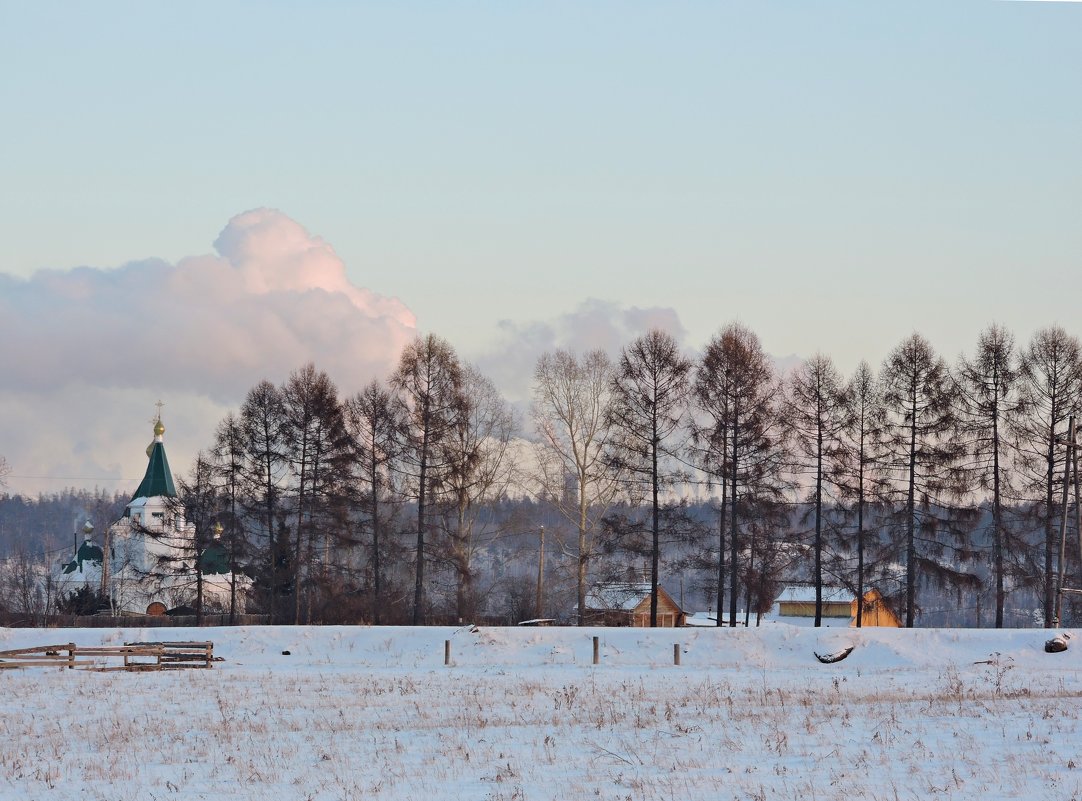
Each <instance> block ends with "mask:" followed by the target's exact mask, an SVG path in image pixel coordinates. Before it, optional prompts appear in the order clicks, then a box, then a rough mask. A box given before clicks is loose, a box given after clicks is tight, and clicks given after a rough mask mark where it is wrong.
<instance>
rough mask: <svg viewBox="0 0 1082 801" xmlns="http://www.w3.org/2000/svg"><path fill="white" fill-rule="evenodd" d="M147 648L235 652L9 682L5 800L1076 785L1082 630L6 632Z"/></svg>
mask: <svg viewBox="0 0 1082 801" xmlns="http://www.w3.org/2000/svg"><path fill="white" fill-rule="evenodd" d="M593 635H597V636H599V637H600V643H601V649H600V652H601V662H600V664H599V665H598V666H596V667H595V666H593V665H591V657H592V641H591V637H592V636H593ZM162 637H168V638H169V639H188V638H191V639H210V640H213V641H214V644H215V654H216V655H219V656H222V657H224V660H225V661H223V662H220V663H218V664H217V665H216V666H215V668H214V669H213V670H210V671H204V670H190V671H175V672H169V673H92V672H86V671H65V670H56V669H52V668H49V669H26V670H22V671H16V670H3V671H0V692H2V696H0V697H2V698H3V700H2V701H0V799H5V800H6V799H20V800H21V799H29V800H30V801H35V800H36V799H55V801H68V799H81V800H82V799H106V800H107V801H117V799H127V798H131V799H141V800H142V799H180V798H183V799H186V801H187V800H190V799H223V798H239V799H272V800H273V801H295V800H297V801H302V800H303V801H307V800H308V799H313V800H315V799H319V800H320V801H322V800H323V799H326V800H327V801H331V800H334V801H344V800H345V799H403V800H406V799H408V800H409V801H427V799H469V800H470V801H475V800H481V799H508V800H510V799H561V800H562V799H681V800H687V799H730V798H731V799H801V801H809V800H810V799H839V798H846V799H876V800H877V801H879V800H881V799H929V798H935V799H998V798H1027V799H1033V801H1037V800H1038V799H1072V798H1073V799H1082V708H1080V704H1082V638H1080V637H1074V639H1073V640H1072V644H1071V648H1070V650H1068V651H1067V652H1066V653H1061V654H1046V653H1044V650H1043V645H1044V641H1045V640H1046V639H1047V637H1048V633H1047V632H1045V631H1039V630H1038V631H1033V630H1026V631H1020V630H1012V631H1000V632H996V631H990V630H982V631H974V630H966V631H958V630H911V631H904V630H901V631H899V630H886V629H865V630H863V631H855V630H851V629H840V628H832V629H826V630H822V629H820V630H815V629H802V628H795V627H790V626H786V625H782V624H778V625H774V626H770V627H765V628H762V629H751V630H740V629H737V630H731V629H675V630H674V629H668V630H664V629H659V630H653V631H650V630H644V629H575V628H536V629H524V628H519V629H514V628H511V629H504V628H482V629H479V630H471V629H469V628H462V629H451V628H423V629H409V628H350V627H341V628H338V627H327V628H305V627H301V628H289V627H280V628H279V627H266V628H258V627H253V628H239V629H224V628H223V629H200V630H193V629H171V630H163V629H153V630H149V629H148V630H136V629H128V630H109V629H86V630H69V629H61V630H51V631H41V630H26V629H20V630H12V629H0V649H9V648H19V647H29V646H34V645H45V644H53V643H59V642H68V641H72V642H77V643H80V644H85V645H90V644H102V643H106V644H120V643H122V642H124V641H132V640H148V639H160V638H162ZM448 639H449V640H451V643H452V665H451V666H449V667H445V666H444V664H443V657H444V650H443V649H444V640H448ZM674 643H680V645H681V663H682V664H681V665H680V666H679V667H676V666H674V665H673V645H674ZM847 645H856V649H855V650H854V651H853V653H852V655H851V656H849V658H848V659H846V660H844V661H842V662H838V663H836V664H832V665H823V664H820V663H819V662H818V661H816V659H815V658H814V656H813V652H815V651H818V652H819V653H824V652H836V651H838V650H840V649H841V648H842V647H844V646H847ZM286 650H288V651H290V652H291V653H290V655H289V656H285V655H283V654H282V651H286Z"/></svg>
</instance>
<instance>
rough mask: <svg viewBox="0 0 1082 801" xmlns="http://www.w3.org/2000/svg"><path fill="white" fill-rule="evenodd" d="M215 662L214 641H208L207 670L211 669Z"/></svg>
mask: <svg viewBox="0 0 1082 801" xmlns="http://www.w3.org/2000/svg"><path fill="white" fill-rule="evenodd" d="M213 662H214V643H212V642H208V643H207V670H210V668H211V667H212V666H213Z"/></svg>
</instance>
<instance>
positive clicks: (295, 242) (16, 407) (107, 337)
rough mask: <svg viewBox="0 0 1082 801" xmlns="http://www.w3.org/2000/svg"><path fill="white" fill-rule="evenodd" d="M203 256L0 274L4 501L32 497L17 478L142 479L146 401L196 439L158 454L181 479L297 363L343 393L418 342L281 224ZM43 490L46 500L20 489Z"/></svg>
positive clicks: (387, 308)
mask: <svg viewBox="0 0 1082 801" xmlns="http://www.w3.org/2000/svg"><path fill="white" fill-rule="evenodd" d="M214 247H215V250H216V251H217V253H216V255H204V256H192V257H188V258H184V259H181V260H180V261H178V262H177V263H176V264H170V263H168V262H165V261H161V260H156V259H152V260H146V261H137V262H130V263H128V264H125V265H123V266H121V267H118V268H115V269H101V268H96V267H78V268H75V269H72V270H42V271H39V272H37V273H35V274H34V275H33V276H31V277H30V278H29V279H19V278H15V277H12V276H9V275H4V274H0V341H2V342H3V343H4V346H3V348H0V387H2V388H3V394H4V398H3V399H0V412H3V417H2V418H0V453H3V454H4V455H5V456H6V457H7V459H8V462H9V463H10V464H11V465H12V468H13V471H12V472H13V474H14V475H13V477H12V480H11V482H10V483H11V485H12V487H15V488H18V487H21V486H29V485H30V484H31V483H32V482H28V481H21V480H19V479H18V478H17V476H20V475H46V474H49V475H68V474H71V475H70V477H71V478H84V477H102V478H105V477H108V476H112V475H114V474H115V476H116V477H117V478H120V477H122V476H123V477H129V476H130V475H134V474H139V475H141V473H142V469H143V465H142V464H141V463H140V462H139V458H138V457H140V455H141V453H142V450H143V447H144V445H145V443H143V444H140V443H141V442H142V440H143V439H146V438H147V432H148V431H149V428H148V427H147V426H145V425H142V426H141V424H142V423H144V422H145V421H146V420H147V419H148V418H149V417H150V416H151V414H152V413H153V411H154V408H153V403H154V402H155V401H156V400H158V398H159V397H161V398H162V399H163V400H164V401H165V402H166V404H167V405H166V411H165V417H166V418H167V425H169V421H170V419H171V420H172V422H173V423H174V424H176V423H179V424H180V427H181V429H182V430H183V429H185V428H188V427H189V426H190V427H191V429H193V430H192V431H191V432H190V433H191V434H193V435H194V434H195V433H196V431H195V430H196V429H198V436H199V437H200V439H199V441H194V436H193V437H192V440H193V441H192V442H190V443H181V442H177V441H176V440H173V442H172V443H171V445H174V444H175V447H174V448H173V449H171V451H170V452H171V454H172V453H173V452H177V456H178V457H181V458H180V459H177V458H174V464H173V468H174V470H175V471H176V472H182V471H184V470H186V469H187V466H188V463H189V462H190V457H191V456H194V452H195V450H196V449H198V448H199V447H206V446H207V445H209V444H210V443H209V442H208V441H207V435H208V431H212V430H213V425H214V423H215V422H216V420H210V421H209V422H208V421H207V420H206V419H205V417H206V416H207V415H214V414H216V413H218V412H221V413H224V411H225V410H226V409H228V408H235V406H236V405H237V404H238V403H239V401H240V400H241V399H243V396H244V393H245V392H246V391H247V389H248V388H249V387H250V386H252V385H253V384H254V383H255V382H257V381H259V380H260V379H263V378H267V379H270V380H272V381H275V382H277V381H281V380H282V379H284V378H285V377H286V375H288V373H289V371H290V370H292V369H294V368H296V367H298V366H300V365H301V364H303V363H304V362H306V361H309V360H311V361H314V362H315V363H316V364H317V365H318V366H319V367H321V368H322V369H324V370H326V371H327V372H328V373H329V374H330V375H331V376H332V377H333V378H334V379H335V380H336V381H337V382H339V384H340V386H341V388H342V389H343V390H344V391H350V392H352V391H355V390H356V389H359V388H360V387H361V386H363V385H364V384H365V383H366V382H367V381H369V380H371V379H372V378H373V377H376V376H382V375H386V374H387V373H388V372H389V371H390V370H391V369H393V367H394V365H395V363H396V361H397V359H398V354H399V352H400V351H401V349H402V347H403V346H404V345H405V344H406V343H407V342H408V341H409V340H410V339H412V338H413V336H414V335H415V334H416V319H415V317H414V315H413V313H412V312H411V311H410V310H409V309H408V308H407V307H406V306H405V304H403V303H402V302H401V301H399V300H397V299H395V298H389V297H385V296H383V295H380V294H378V293H377V292H375V291H373V290H370V289H366V288H364V287H361V286H357V285H355V284H354V283H352V282H351V281H350V279H349V278H348V277H347V275H346V269H345V265H344V264H343V262H342V260H341V259H340V258H339V257H338V255H337V254H336V253H335V252H334V249H333V248H332V247H331V246H330V245H329V244H328V243H326V242H324V241H323V240H322V239H320V238H319V237H317V236H313V235H312V234H310V233H309V232H308V231H306V230H305V229H304V227H303V226H301V225H300V224H299V223H297V222H296V221H294V220H292V219H290V218H289V217H288V216H286V215H285V214H283V213H282V212H280V211H276V210H273V209H255V210H253V211H247V212H244V213H243V214H239V215H237V216H236V217H234V218H233V219H231V220H230V221H229V222H228V224H227V225H226V226H225V228H224V229H223V230H222V232H221V233H220V235H219V236H218V238H217V240H216V241H215V243H214ZM354 274H356V271H354ZM200 418H203V419H200ZM144 428H146V431H144V430H143V429H144ZM174 430H175V428H174ZM168 440H169V435H168V434H167V441H168ZM133 448H134V452H132V449H133ZM129 456H132V457H135V458H134V459H129V458H128V457H129ZM84 474H86V475H85V476H84ZM69 483H72V484H86V483H88V482H86V481H71V482H69ZM89 483H91V485H92V482H89ZM105 486H108V485H105ZM50 488H53V489H59V488H60V487H58V486H56V485H55V484H52V485H35V486H34V490H35V491H36V490H37V489H50Z"/></svg>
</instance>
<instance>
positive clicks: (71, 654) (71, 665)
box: [68, 642, 75, 670]
mask: <svg viewBox="0 0 1082 801" xmlns="http://www.w3.org/2000/svg"><path fill="white" fill-rule="evenodd" d="M68 670H75V643H73V642H69V643H68Z"/></svg>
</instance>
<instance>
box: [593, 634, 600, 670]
mask: <svg viewBox="0 0 1082 801" xmlns="http://www.w3.org/2000/svg"><path fill="white" fill-rule="evenodd" d="M597 640H598V638H597V637H594V664H595V665H596V664H597V661H598V656H599V654H600V650H599V648H598V642H597Z"/></svg>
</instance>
